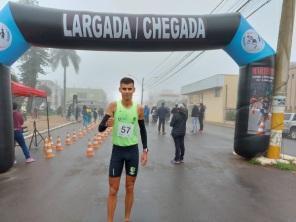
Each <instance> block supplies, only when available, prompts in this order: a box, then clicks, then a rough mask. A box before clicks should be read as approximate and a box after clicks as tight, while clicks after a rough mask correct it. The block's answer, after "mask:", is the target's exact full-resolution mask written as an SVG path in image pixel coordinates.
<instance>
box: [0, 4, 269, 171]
mask: <svg viewBox="0 0 296 222" xmlns="http://www.w3.org/2000/svg"><path fill="white" fill-rule="evenodd" d="M30 46H38V47H48V48H64V49H80V50H105V51H108V50H109V51H144V52H148V51H190V50H207V49H220V48H222V49H223V50H224V51H225V52H227V53H228V54H229V55H230V56H231V57H232V58H233V59H234V61H235V62H236V63H237V64H238V65H239V67H240V77H239V89H238V102H237V118H236V125H235V135H234V137H235V138H234V151H235V152H236V153H237V154H239V155H240V156H242V157H245V158H252V157H254V156H255V155H257V154H259V153H262V152H264V151H266V149H267V147H268V143H269V129H270V126H269V124H268V112H269V109H270V105H271V102H270V101H271V96H272V88H273V77H274V57H275V52H274V50H273V49H272V48H271V47H270V46H269V45H268V44H267V43H266V42H265V41H264V40H263V39H262V38H261V37H260V36H259V35H258V34H257V32H256V31H255V30H254V29H253V28H252V27H251V26H250V24H249V23H248V22H247V21H246V19H244V18H243V17H242V16H241V15H240V14H238V13H232V14H219V15H200V16H199V15H190V16H188V15H184V16H182V15H153V14H147V15H137V14H132V15H130V14H109V13H108V14H106V13H95V12H86V11H81V12H80V11H68V10H57V9H51V8H43V7H35V6H27V5H22V4H17V3H8V4H7V5H6V6H4V7H3V8H2V10H1V12H0V107H1V109H0V172H5V171H7V170H8V169H9V168H10V167H11V166H12V165H13V160H14V143H13V123H12V108H11V100H12V99H11V89H10V86H11V84H10V75H9V66H10V65H11V64H13V63H14V62H15V61H16V60H17V59H18V58H19V57H20V56H21V55H22V54H23V53H24V52H25V51H26V50H27V49H28V48H29V47H30Z"/></svg>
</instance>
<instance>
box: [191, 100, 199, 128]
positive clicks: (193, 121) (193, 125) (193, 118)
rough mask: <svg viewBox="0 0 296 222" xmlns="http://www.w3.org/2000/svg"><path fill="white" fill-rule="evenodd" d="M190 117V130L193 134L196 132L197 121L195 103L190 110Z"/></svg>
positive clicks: (197, 115)
mask: <svg viewBox="0 0 296 222" xmlns="http://www.w3.org/2000/svg"><path fill="white" fill-rule="evenodd" d="M191 119H192V130H191V132H192V133H193V134H196V133H197V121H199V109H198V106H197V105H194V106H193V108H192V111H191Z"/></svg>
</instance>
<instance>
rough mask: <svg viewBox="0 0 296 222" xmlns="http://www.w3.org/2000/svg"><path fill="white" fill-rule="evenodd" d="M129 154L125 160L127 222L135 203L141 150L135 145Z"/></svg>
mask: <svg viewBox="0 0 296 222" xmlns="http://www.w3.org/2000/svg"><path fill="white" fill-rule="evenodd" d="M128 149H129V150H128V152H127V155H126V159H125V172H126V181H125V191H126V193H125V221H129V219H130V216H131V210H132V207H133V203H134V185H135V181H136V177H137V174H138V165H139V150H138V146H137V145H135V146H134V147H133V148H128Z"/></svg>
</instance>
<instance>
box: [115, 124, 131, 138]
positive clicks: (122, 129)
mask: <svg viewBox="0 0 296 222" xmlns="http://www.w3.org/2000/svg"><path fill="white" fill-rule="evenodd" d="M133 130H134V125H133V124H130V123H120V124H119V125H118V131H117V136H120V137H130V136H131V135H132V133H133Z"/></svg>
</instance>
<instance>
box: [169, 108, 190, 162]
mask: <svg viewBox="0 0 296 222" xmlns="http://www.w3.org/2000/svg"><path fill="white" fill-rule="evenodd" d="M187 118H188V114H187V113H186V109H185V106H184V105H183V104H179V105H178V108H177V112H175V113H174V115H173V117H172V120H171V123H170V126H171V127H172V132H171V134H172V137H173V139H174V143H175V158H174V159H173V160H172V161H171V162H172V163H173V164H180V163H184V154H185V146H184V137H185V134H186V121H187Z"/></svg>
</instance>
